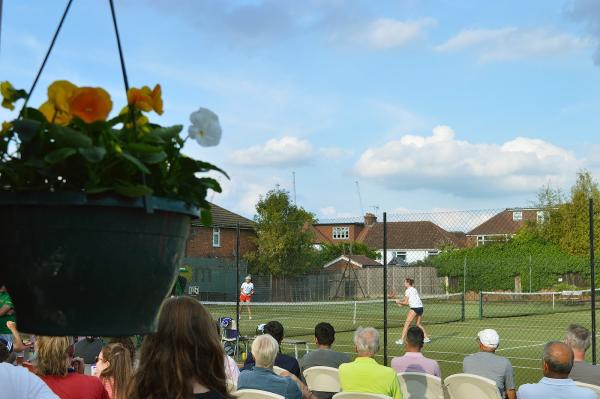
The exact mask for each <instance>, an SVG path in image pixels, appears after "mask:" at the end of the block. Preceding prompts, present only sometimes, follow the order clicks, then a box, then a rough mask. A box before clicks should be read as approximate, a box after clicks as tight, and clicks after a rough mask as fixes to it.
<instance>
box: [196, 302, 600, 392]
mask: <svg viewBox="0 0 600 399" xmlns="http://www.w3.org/2000/svg"><path fill="white" fill-rule="evenodd" d="M502 295H503V296H500V295H499V296H498V297H497V298H493V299H490V298H485V300H484V301H483V303H480V301H467V302H464V305H463V301H462V294H453V295H449V296H445V295H444V296H435V297H429V298H427V297H425V298H424V303H425V312H426V313H425V319H424V320H425V323H424V324H425V327H426V329H427V332H428V334H429V335H430V336H431V338H432V342H431V343H428V344H426V345H425V348H424V351H423V352H424V353H425V355H426V356H428V357H430V358H433V359H436V360H437V361H438V362H439V364H440V367H441V368H442V373H443V375H444V376H448V375H450V374H455V373H459V372H462V360H463V358H464V357H465V356H466V355H468V354H470V353H475V352H477V351H478V350H479V347H478V343H477V341H476V334H477V332H478V331H480V330H482V329H484V328H493V329H495V330H497V331H498V333H499V334H500V339H501V344H500V348H499V349H498V351H497V353H498V354H499V355H501V356H505V357H507V358H509V359H510V360H511V362H512V365H513V368H514V372H515V379H516V381H517V384H518V385H520V384H523V383H527V382H536V381H538V380H539V379H540V378H541V376H542V375H541V351H542V348H543V345H544V344H545V343H546V342H548V341H551V340H562V339H563V335H564V331H565V329H566V327H567V325H568V324H570V323H578V324H582V325H584V326H586V327H588V328H589V327H590V310H589V308H590V305H589V302H587V303H584V302H581V301H580V302H568V301H564V300H563V299H559V298H560V297H559V296H558V295H557V296H556V297H555V298H554V300H555V302H554V304H553V303H552V297H551V296H548V295H545V296H543V297H539V298H538V297H536V298H532V297H529V296H527V297H526V298H523V297H522V296H519V295H514V294H511V295H507V294H502ZM205 304H206V305H207V306H208V308H209V310H210V311H211V312H212V313H213V315H214V316H215V318H217V317H221V316H229V317H232V316H233V317H235V303H223V302H212V303H211V302H207V303H205ZM482 305H483V306H482ZM481 308H482V309H481ZM382 309H383V300H379V301H346V302H312V303H311V302H307V303H272V304H267V303H265V304H258V303H255V304H252V320H249V319H248V315H247V312H246V308H245V307H243V308H242V309H241V320H240V331H241V333H242V334H243V335H249V336H252V335H255V334H256V328H257V325H258V324H261V323H266V322H268V321H270V320H278V321H280V322H281V323H282V324H283V326H284V328H285V331H286V336H287V337H290V338H294V339H303V340H306V341H307V342H309V343H310V347H311V348H314V347H315V345H314V343H313V341H314V337H313V329H314V325H315V324H317V323H319V322H322V321H326V322H329V323H331V324H332V325H333V326H334V327H335V328H336V331H337V334H336V343H335V349H336V350H338V351H341V352H347V353H351V354H352V353H353V351H354V346H353V344H352V334H353V331H354V330H355V329H356V327H358V326H373V327H376V328H378V329H380V331H382V328H383V310H382ZM480 310H483V316H484V318H483V319H481V320H480ZM463 311H464V321H461V319H462V316H463ZM521 314H522V315H521ZM405 315H406V309H405V308H403V309H401V308H398V307H397V306H395V304H393V302H389V315H388V339H389V345H388V356H389V358H388V362H389V360H390V359H391V357H393V356H400V355H402V354H403V353H404V349H403V348H402V347H401V346H399V345H396V344H395V343H394V341H396V340H397V339H398V338H400V333H401V327H402V324H403V322H404V318H405ZM509 316H510V317H509ZM382 340H383V338H382ZM382 344H383V342H382ZM283 350H284V351H285V352H287V353H290V354H293V347H291V346H287V347H284V348H283ZM301 353H302V351H301ZM382 354H383V349H382V350H381V351H380V354H379V356H378V360H379V361H383V356H382ZM590 360H591V356H590Z"/></svg>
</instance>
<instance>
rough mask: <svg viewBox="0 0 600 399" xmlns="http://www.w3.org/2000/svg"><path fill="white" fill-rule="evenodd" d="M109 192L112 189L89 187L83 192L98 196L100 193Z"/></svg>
mask: <svg viewBox="0 0 600 399" xmlns="http://www.w3.org/2000/svg"><path fill="white" fill-rule="evenodd" d="M110 190H112V188H110V187H91V188H86V189H85V192H86V193H88V194H100V193H105V192H107V191H110Z"/></svg>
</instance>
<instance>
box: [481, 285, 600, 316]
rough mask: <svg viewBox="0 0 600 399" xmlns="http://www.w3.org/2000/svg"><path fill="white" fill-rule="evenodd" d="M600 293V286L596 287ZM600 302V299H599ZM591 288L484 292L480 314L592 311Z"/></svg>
mask: <svg viewBox="0 0 600 399" xmlns="http://www.w3.org/2000/svg"><path fill="white" fill-rule="evenodd" d="M596 295H597V296H600V289H597V290H596ZM597 303H598V300H597ZM590 309H591V290H576V291H558V292H527V293H525V292H523V293H512V292H481V293H480V296H479V317H480V318H494V317H515V316H529V315H538V314H539V315H542V314H551V313H565V312H577V311H589V310H590Z"/></svg>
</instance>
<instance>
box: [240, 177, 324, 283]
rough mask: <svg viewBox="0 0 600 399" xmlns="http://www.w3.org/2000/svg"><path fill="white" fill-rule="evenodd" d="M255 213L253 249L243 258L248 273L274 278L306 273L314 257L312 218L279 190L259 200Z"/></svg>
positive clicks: (286, 194) (311, 265)
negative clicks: (270, 275)
mask: <svg viewBox="0 0 600 399" xmlns="http://www.w3.org/2000/svg"><path fill="white" fill-rule="evenodd" d="M256 212H257V214H256V216H255V217H254V221H255V222H256V236H257V237H256V239H255V243H256V250H255V251H253V252H251V253H249V254H248V255H247V256H246V259H247V260H248V263H249V265H250V270H251V271H252V272H253V273H270V274H272V275H274V276H282V275H285V276H290V275H298V274H302V273H305V272H308V271H310V270H311V269H312V267H313V265H314V260H315V257H316V250H315V248H314V246H313V243H314V233H313V230H312V228H311V226H312V225H313V223H314V222H315V216H314V215H313V214H312V213H310V212H307V211H306V210H304V209H303V208H302V207H298V206H296V205H295V204H292V202H291V201H290V195H289V193H288V192H287V191H285V190H281V189H279V188H276V189H274V190H271V191H269V192H268V193H267V195H266V196H265V197H261V198H260V200H259V201H258V203H257V204H256Z"/></svg>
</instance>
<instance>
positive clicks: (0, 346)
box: [0, 338, 12, 363]
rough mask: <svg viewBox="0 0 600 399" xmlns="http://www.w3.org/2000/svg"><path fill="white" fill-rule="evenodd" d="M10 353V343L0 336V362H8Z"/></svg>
mask: <svg viewBox="0 0 600 399" xmlns="http://www.w3.org/2000/svg"><path fill="white" fill-rule="evenodd" d="M11 353H12V343H11V342H8V341H7V340H5V339H4V338H0V363H5V362H8V360H9V359H10V354H11Z"/></svg>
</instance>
